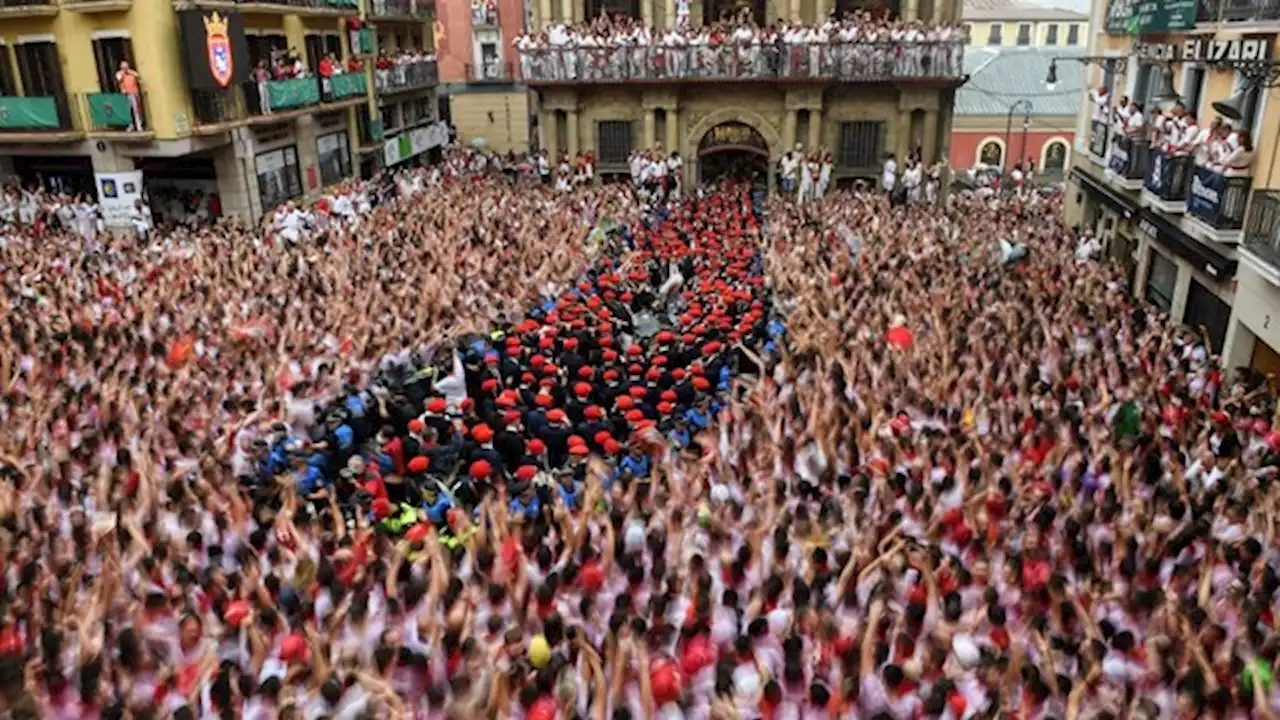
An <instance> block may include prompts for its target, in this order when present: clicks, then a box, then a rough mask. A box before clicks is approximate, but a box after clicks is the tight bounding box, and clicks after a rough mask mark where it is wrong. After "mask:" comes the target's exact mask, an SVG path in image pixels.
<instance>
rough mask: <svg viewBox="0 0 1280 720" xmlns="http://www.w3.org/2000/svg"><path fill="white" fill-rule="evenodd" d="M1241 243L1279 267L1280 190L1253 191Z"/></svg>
mask: <svg viewBox="0 0 1280 720" xmlns="http://www.w3.org/2000/svg"><path fill="white" fill-rule="evenodd" d="M1243 245H1244V247H1245V249H1246V250H1248V251H1249V252H1251V253H1253V254H1254V255H1257V256H1258V257H1259V258H1262V259H1263V260H1266V261H1267V262H1268V263H1270V264H1272V265H1274V266H1276V267H1277V268H1280V192H1277V191H1275V190H1258V191H1255V192H1254V193H1253V204H1252V205H1250V207H1249V216H1248V221H1247V222H1246V223H1245V229H1244V243H1243Z"/></svg>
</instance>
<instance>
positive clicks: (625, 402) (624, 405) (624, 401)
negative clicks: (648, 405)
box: [617, 395, 636, 410]
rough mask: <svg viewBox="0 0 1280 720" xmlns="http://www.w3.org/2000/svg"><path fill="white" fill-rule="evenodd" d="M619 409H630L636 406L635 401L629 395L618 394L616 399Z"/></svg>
mask: <svg viewBox="0 0 1280 720" xmlns="http://www.w3.org/2000/svg"><path fill="white" fill-rule="evenodd" d="M617 404H618V409H619V410H630V409H631V408H633V407H635V406H636V401H635V400H632V399H631V396H629V395H619V396H618V399H617Z"/></svg>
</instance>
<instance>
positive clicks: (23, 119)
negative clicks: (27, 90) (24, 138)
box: [0, 95, 76, 133]
mask: <svg viewBox="0 0 1280 720" xmlns="http://www.w3.org/2000/svg"><path fill="white" fill-rule="evenodd" d="M75 129H76V127H75V116H74V114H73V113H72V112H71V102H70V100H69V98H68V97H67V96H66V95H34V96H27V97H19V96H0V133H10V132H49V133H57V132H67V131H69V130H75Z"/></svg>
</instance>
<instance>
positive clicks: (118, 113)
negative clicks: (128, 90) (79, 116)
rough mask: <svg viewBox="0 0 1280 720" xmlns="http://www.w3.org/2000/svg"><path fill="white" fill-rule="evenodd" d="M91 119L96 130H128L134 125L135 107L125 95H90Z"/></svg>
mask: <svg viewBox="0 0 1280 720" xmlns="http://www.w3.org/2000/svg"><path fill="white" fill-rule="evenodd" d="M89 119H90V120H91V121H92V122H93V126H94V127H96V128H103V127H107V128H127V127H129V126H130V125H132V124H133V106H131V105H130V104H129V96H128V95H125V94H124V93H89Z"/></svg>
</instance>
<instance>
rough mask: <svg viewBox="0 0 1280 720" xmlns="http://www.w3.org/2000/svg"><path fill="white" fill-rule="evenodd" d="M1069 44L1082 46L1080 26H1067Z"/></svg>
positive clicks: (1073, 24)
mask: <svg viewBox="0 0 1280 720" xmlns="http://www.w3.org/2000/svg"><path fill="white" fill-rule="evenodd" d="M1067 44H1068V45H1079V44H1080V26H1079V25H1076V24H1075V23H1072V24H1070V25H1068V26H1067Z"/></svg>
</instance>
